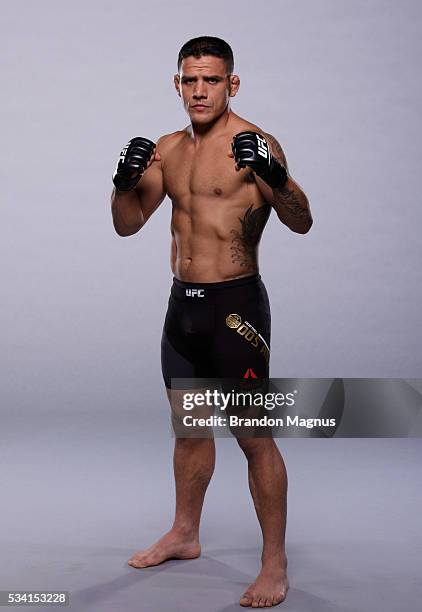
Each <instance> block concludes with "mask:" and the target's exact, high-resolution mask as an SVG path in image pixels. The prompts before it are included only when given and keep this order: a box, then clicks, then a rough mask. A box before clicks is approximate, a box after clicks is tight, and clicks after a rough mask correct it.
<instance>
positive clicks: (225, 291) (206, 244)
mask: <svg viewBox="0 0 422 612" xmlns="http://www.w3.org/2000/svg"><path fill="white" fill-rule="evenodd" d="M233 68H234V66H233V54H232V50H231V48H230V46H229V45H228V44H227V43H226V42H225V41H223V40H221V39H219V38H215V37H209V36H204V37H199V38H195V39H192V40H190V41H188V42H187V43H186V44H185V45H183V47H182V49H181V50H180V53H179V58H178V73H177V74H176V75H175V76H174V85H175V88H176V91H177V93H178V95H179V97H181V98H182V101H183V105H184V107H185V110H186V112H187V114H188V115H189V118H190V125H188V126H187V127H186V128H184V129H182V130H179V131H176V132H173V133H172V134H167V135H165V136H162V137H161V138H160V139H159V140H158V142H157V144H156V145H155V144H154V143H153V142H151V141H149V140H148V139H145V138H135V139H133V140H131V141H130V142H129V143H128V145H127V146H126V147H125V148H124V149H123V151H122V153H121V157H120V159H119V161H118V165H117V168H116V171H115V174H114V176H113V181H114V184H115V190H114V191H113V194H112V214H113V222H114V227H115V229H116V232H117V233H118V234H119V235H120V236H130V235H132V234H134V233H136V232H138V231H139V230H140V229H141V228H142V227H143V226H144V225H145V223H146V222H147V221H148V219H149V217H150V216H151V215H152V214H153V212H154V211H155V210H156V209H157V208H158V206H159V205H160V204H161V202H162V201H163V200H164V197H165V196H166V195H168V196H169V198H170V199H171V201H172V221H171V234H172V246H171V268H172V271H173V274H174V279H173V286H172V289H171V295H170V300H169V307H168V311H167V315H166V320H165V324H164V330H163V337H162V371H163V378H164V381H165V384H166V387H167V393H168V395H169V399H170V387H171V378H175V377H184V378H194V377H195V376H203V377H213V376H214V377H219V376H220V377H222V376H224V377H234V378H239V377H243V376H244V374H245V372H246V371H247V370H248V369H249V371H250V374H251V376H257V377H263V378H264V377H268V375H269V345H270V307H269V303H268V296H267V293H266V290H265V287H264V284H263V282H262V280H261V277H260V275H259V272H258V244H259V240H260V237H261V234H262V231H263V229H264V227H265V225H266V222H267V220H268V217H269V214H270V212H271V208H274V210H275V211H276V213H277V216H278V218H279V220H280V221H281V222H282V223H283V224H285V225H287V227H289V228H290V229H291V230H292V231H294V232H297V233H300V234H305V233H306V232H308V231H309V229H310V227H311V225H312V217H311V213H310V209H309V204H308V200H307V198H306V196H305V194H304V193H303V191H302V189H301V188H300V187H299V186H298V184H297V183H296V182H295V181H294V180H293V179H292V177H291V176H290V175H289V174H288V170H287V162H286V158H285V156H284V153H283V150H282V148H281V146H280V144H279V143H278V142H277V140H276V139H275V138H274V137H273V136H271V135H270V134H267V133H265V132H263V131H262V130H261V129H260V128H259V127H257V126H256V125H254V124H252V123H250V122H249V121H246V120H245V119H242V118H241V117H239V116H238V115H236V114H235V113H233V112H232V111H231V109H230V103H229V102H230V98H232V97H234V96H235V95H236V94H237V92H238V90H239V85H240V80H239V77H238V76H237V75H235V74H234V73H233ZM240 321H244V322H247V325H248V326H250V327H251V329H252V330H253V332H251V333H253V334H255V336H256V341H254V342H247V341H246V340H245V338H244V337H243V336H242V335H241V334H239V333H236V326H238V325H239V324H240V323H239V322H240ZM237 441H238V443H239V445H240V447H241V449H242V450H243V452H244V453H245V455H246V458H247V461H248V475H249V485H250V490H251V494H252V497H253V501H254V505H255V508H256V512H257V515H258V520H259V522H260V526H261V529H262V534H263V550H262V569H261V572H260V573H259V575H258V576H257V578H256V580H255V581H254V582H253V584H251V585H250V586H249V587H248V589H247V590H246V592H245V593H244V594H243V596H242V597H241V599H240V604H241V605H242V606H251V607H270V606H273V605H276V604H278V603H280V602H281V601H283V600H284V598H285V597H286V593H287V589H288V579H287V572H286V568H287V558H286V553H285V548H284V536H285V525H286V495H287V474H286V470H285V466H284V462H283V459H282V457H281V455H280V453H279V451H278V448H277V446H276V444H275V442H274V440H273V439H272V437H259V438H253V437H239V438H238V440H237ZM214 461H215V446H214V440H213V438H188V437H186V438H177V439H176V440H175V450H174V473H175V483H176V511H175V519H174V523H173V526H172V528H171V529H170V531H169V532H168V533H166V534H165V535H164V536H163V537H162V538H161V539H159V540H158V541H157V542H155V543H154V544H153V545H152V546H151V547H150V548H148V549H146V550H143V551H140V552H137V553H135V554H134V555H133V556H132V558H131V559H130V560H129V561H128V563H129V565H131V566H132V567H136V568H144V567H149V566H152V565H157V564H159V563H162V562H163V561H165V560H166V559H169V558H179V559H190V558H195V557H198V556H199V555H200V551H201V548H200V544H199V522H200V515H201V510H202V505H203V501H204V496H205V492H206V489H207V486H208V483H209V481H210V479H211V476H212V473H213V470H214Z"/></svg>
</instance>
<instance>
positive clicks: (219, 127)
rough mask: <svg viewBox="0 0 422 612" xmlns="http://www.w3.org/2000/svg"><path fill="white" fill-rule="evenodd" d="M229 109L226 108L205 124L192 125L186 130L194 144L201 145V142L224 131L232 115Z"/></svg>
mask: <svg viewBox="0 0 422 612" xmlns="http://www.w3.org/2000/svg"><path fill="white" fill-rule="evenodd" d="M232 114H233V113H232V111H231V110H230V107H229V106H227V107H226V109H225V110H224V112H223V113H222V114H221V115H220V116H219V117H217V118H216V119H214V121H211V122H210V123H207V124H203V123H202V124H198V123H192V122H191V124H190V126H189V128H188V132H189V135H190V137H191V138H192V140H193V141H194V143H198V144H199V143H201V142H202V141H203V140H205V139H208V138H209V137H213V136H216V135H218V134H219V133H222V132H224V131H225V129H226V127H227V124H228V122H229V120H230V117H231V115H232Z"/></svg>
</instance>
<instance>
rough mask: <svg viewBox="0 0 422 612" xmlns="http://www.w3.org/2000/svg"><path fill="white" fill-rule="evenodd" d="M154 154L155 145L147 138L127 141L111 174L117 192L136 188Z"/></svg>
mask: <svg viewBox="0 0 422 612" xmlns="http://www.w3.org/2000/svg"><path fill="white" fill-rule="evenodd" d="M154 152H155V143H154V142H152V141H151V140H148V138H141V137H140V136H137V137H136V138H132V140H129V142H128V143H127V145H126V146H125V147H124V148H123V150H122V152H121V153H120V158H119V161H118V162H117V167H116V170H115V172H114V174H113V183H114V184H115V185H116V187H117V189H119V191H130V190H131V189H133V188H134V187H136V184H137V183H138V181H139V179H140V178H141V176H142V175H143V173H144V172H145V170H146V167H147V165H148V162H149V160H150V159H151V155H153V154H154Z"/></svg>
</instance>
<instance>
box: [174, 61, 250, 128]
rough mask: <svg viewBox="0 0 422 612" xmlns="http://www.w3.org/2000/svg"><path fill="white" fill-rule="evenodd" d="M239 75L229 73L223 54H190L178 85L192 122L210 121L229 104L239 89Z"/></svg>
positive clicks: (176, 82) (177, 87) (176, 78)
mask: <svg viewBox="0 0 422 612" xmlns="http://www.w3.org/2000/svg"><path fill="white" fill-rule="evenodd" d="M237 82H238V77H236V76H235V75H228V74H227V69H226V66H225V64H224V61H223V60H222V59H221V58H220V57H214V56H213V55H204V56H203V57H198V58H196V57H193V56H190V57H186V58H185V59H184V60H183V61H182V65H181V67H180V73H179V74H176V75H175V76H174V84H175V86H176V89H177V91H178V93H179V96H181V98H182V100H183V105H184V107H185V110H186V112H187V113H188V115H189V117H190V119H191V121H192V123H203V124H206V123H209V122H211V121H212V120H213V119H215V118H217V117H219V116H220V115H221V114H222V113H223V112H224V110H225V109H226V107H227V104H228V101H229V97H230V96H234V95H235V94H236V92H237V89H238V85H237Z"/></svg>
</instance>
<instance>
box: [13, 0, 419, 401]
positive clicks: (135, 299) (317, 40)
mask: <svg viewBox="0 0 422 612" xmlns="http://www.w3.org/2000/svg"><path fill="white" fill-rule="evenodd" d="M2 12H3V13H4V14H5V18H4V19H3V26H2V27H3V29H4V31H3V32H2V40H3V43H4V44H5V51H6V57H5V62H4V64H3V75H2V83H3V88H4V97H3V104H4V110H3V113H2V135H3V146H2V153H1V155H2V157H3V159H2V163H1V168H2V174H3V177H2V191H3V198H4V205H3V220H2V241H1V248H2V253H1V261H2V267H4V269H3V275H2V277H3V300H2V311H3V312H2V321H3V323H2V326H3V346H7V347H8V348H7V350H6V351H4V352H3V354H2V362H1V371H2V378H3V383H4V385H5V388H4V390H3V393H4V402H5V405H6V406H9V405H10V404H11V403H13V405H14V406H15V407H16V405H19V406H27V405H28V404H30V405H31V406H34V402H36V405H37V407H44V408H47V407H51V406H54V408H55V410H61V409H63V408H65V407H70V406H71V407H72V408H75V409H76V408H80V409H84V408H85V407H86V406H87V405H89V407H90V409H97V408H98V409H101V410H103V409H104V408H105V407H106V406H108V405H111V404H113V405H114V401H116V400H117V398H120V399H119V401H123V402H126V401H133V399H134V398H136V397H137V396H138V395H139V385H140V381H142V380H144V381H147V383H148V384H146V385H144V386H143V391H142V392H143V393H148V394H151V398H154V399H155V400H158V399H159V398H160V401H161V399H162V398H163V397H164V395H163V391H162V388H161V387H162V382H161V374H160V372H159V337H160V334H161V328H162V323H163V318H164V314H165V308H166V301H167V300H166V298H167V295H168V292H169V287H170V283H171V272H170V266H169V260H170V249H169V242H170V233H169V224H170V202H169V200H168V199H166V200H165V201H164V202H163V204H162V205H161V207H160V208H159V209H158V211H157V212H156V213H155V214H154V216H153V217H152V218H151V219H150V221H149V222H148V224H147V226H145V228H144V229H143V230H142V231H141V232H140V233H139V234H137V235H135V236H133V237H130V238H124V239H123V238H120V237H119V236H117V234H115V233H114V230H113V227H112V224H111V214H110V210H109V209H110V205H109V197H110V192H111V178H110V176H111V173H112V171H113V169H114V166H115V163H116V160H117V157H118V154H119V151H120V148H121V146H122V145H123V144H124V143H125V142H126V141H127V140H128V139H129V138H130V137H132V136H134V135H138V134H139V135H141V134H142V135H145V136H147V137H150V138H152V139H156V138H158V136H159V135H161V134H163V133H167V132H170V131H173V130H175V129H177V128H180V127H183V126H184V125H186V124H187V116H186V115H185V113H184V110H183V107H182V106H181V102H180V99H179V98H178V97H177V95H176V92H175V91H174V87H173V83H172V76H173V74H174V72H175V63H176V58H177V53H178V51H179V48H180V46H181V44H183V42H185V40H187V39H188V38H189V37H192V36H195V35H200V34H203V33H209V34H215V35H219V36H221V37H223V38H226V39H227V40H228V41H229V42H230V43H231V44H232V46H233V50H234V53H235V60H236V70H237V72H238V73H239V75H240V77H241V88H240V91H239V93H238V96H237V97H236V98H234V99H233V101H232V102H233V110H234V111H235V112H237V113H239V114H240V115H242V116H244V117H246V118H248V119H250V120H251V121H254V122H256V123H257V124H258V125H260V126H262V127H263V128H265V130H267V131H269V132H271V133H273V134H274V135H275V136H276V137H278V139H279V141H280V142H281V144H282V146H283V147H284V149H285V152H286V155H287V159H288V162H289V164H290V170H291V173H292V176H293V177H294V178H295V179H296V180H297V181H298V182H299V183H300V184H301V185H302V187H303V188H304V190H305V191H306V193H307V195H308V197H309V200H310V203H311V207H312V212H313V215H314V219H315V222H314V226H313V227H312V229H311V231H310V233H309V234H307V235H305V236H302V235H298V234H294V233H293V232H291V231H290V230H289V229H288V228H286V227H285V226H284V225H282V224H281V223H280V222H279V221H278V219H277V217H276V215H274V214H273V215H272V217H271V221H270V223H269V225H268V226H267V229H266V231H265V234H264V236H263V239H262V245H261V249H260V267H261V273H262V277H263V279H264V282H265V283H266V285H267V288H268V291H269V295H270V300H271V306H272V312H273V334H272V336H273V342H272V366H271V373H272V376H277V377H282V376H287V377H296V376H303V377H313V376H327V377H336V376H341V377H344V376H349V377H362V376H370V377H384V376H385V377H387V376H396V377H408V378H410V377H420V375H421V359H422V357H421V351H420V346H421V335H422V326H421V325H420V321H419V317H418V314H417V313H418V312H419V309H420V301H421V300H420V298H421V290H422V289H421V287H422V285H421V282H420V281H421V277H420V276H421V273H420V261H419V260H420V253H421V247H420V244H421V241H420V224H421V219H422V213H421V208H420V201H419V197H418V189H417V186H416V185H417V181H419V179H420V175H421V170H422V167H421V156H420V154H419V146H418V145H419V143H420V140H421V136H422V134H421V118H420V108H421V106H422V100H421V85H420V70H419V68H420V67H419V65H418V62H417V57H418V56H419V55H420V53H421V51H422V49H421V47H422V44H421V42H420V37H419V32H420V27H421V21H422V7H421V5H420V3H419V2H417V1H414V2H409V1H405V2H401V3H400V6H399V5H398V4H397V3H395V2H387V1H385V0H384V1H382V2H380V1H371V2H367V1H366V0H365V1H362V2H360V1H355V2H350V1H344V2H343V1H337V0H336V1H329V2H328V1H324V2H322V1H319V2H314V1H309V2H303V1H302V2H299V3H298V2H283V1H281V2H274V1H270V2H265V3H260V4H259V6H258V5H257V4H256V3H255V2H243V1H242V2H230V3H226V2H214V3H213V4H212V6H211V5H209V6H208V8H207V6H206V5H205V4H202V5H201V6H200V7H199V6H198V5H197V3H194V2H187V1H185V2H177V3H171V2H164V1H161V2H160V1H155V2H149V3H147V2H126V3H125V5H124V9H123V7H122V6H120V4H118V3H116V2H111V1H110V2H108V1H102V2H99V1H97V2H89V3H86V2H72V3H70V2H68V3H57V2H53V1H51V2H45V1H44V2H39V3H36V4H33V3H27V2H19V1H18V2H15V3H13V5H11V4H10V3H3V11H2ZM18 383H19V388H17V387H18ZM122 397H123V400H122Z"/></svg>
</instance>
